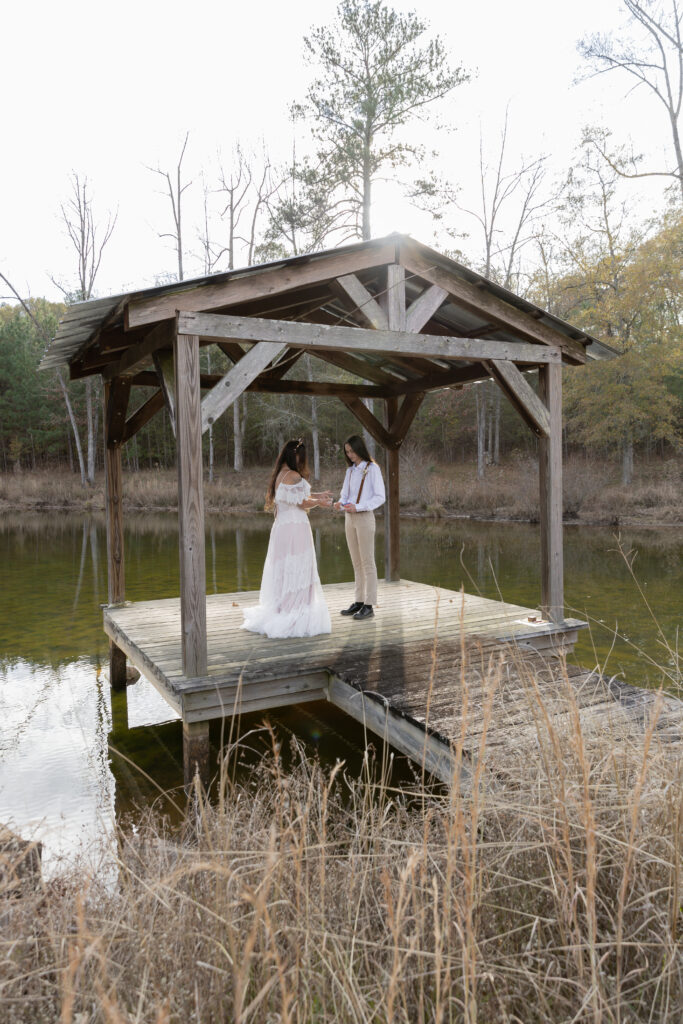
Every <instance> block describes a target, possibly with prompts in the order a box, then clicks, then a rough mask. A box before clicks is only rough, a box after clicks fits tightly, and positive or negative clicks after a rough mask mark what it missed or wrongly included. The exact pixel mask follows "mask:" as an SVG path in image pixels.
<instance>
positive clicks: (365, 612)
mask: <svg viewBox="0 0 683 1024" xmlns="http://www.w3.org/2000/svg"><path fill="white" fill-rule="evenodd" d="M374 614H375V613H374V612H373V610H372V605H371V604H364V605H362V606H361V608H359V610H358V611H357V612H356V614H355V615H354V619H371V618H372V616H373V615H374Z"/></svg>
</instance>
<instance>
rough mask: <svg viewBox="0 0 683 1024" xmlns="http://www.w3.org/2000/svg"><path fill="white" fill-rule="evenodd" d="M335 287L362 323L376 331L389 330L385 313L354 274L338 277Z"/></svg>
mask: <svg viewBox="0 0 683 1024" xmlns="http://www.w3.org/2000/svg"><path fill="white" fill-rule="evenodd" d="M336 285H337V288H338V290H339V292H340V293H341V294H342V295H343V296H345V297H346V298H348V299H350V300H351V302H352V303H353V310H352V313H358V314H359V316H360V318H361V319H362V320H363V322H364V323H366V324H367V325H368V326H369V327H373V328H374V329H375V330H376V331H386V330H388V329H389V321H388V320H387V315H386V313H385V312H384V310H383V309H382V307H381V306H380V304H379V302H378V301H377V299H376V298H375V297H374V295H372V294H371V293H370V292H369V291H368V289H367V288H366V287H365V285H364V284H363V283H362V281H360V280H359V279H358V278H357V277H356V275H355V274H347V275H346V276H345V277H338V278H337V280H336Z"/></svg>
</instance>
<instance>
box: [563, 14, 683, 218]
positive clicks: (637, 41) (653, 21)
mask: <svg viewBox="0 0 683 1024" xmlns="http://www.w3.org/2000/svg"><path fill="white" fill-rule="evenodd" d="M622 2H623V5H624V7H625V8H626V11H627V12H628V15H629V22H630V25H629V28H628V29H626V30H624V31H623V32H620V33H617V34H616V35H614V36H610V35H597V34H596V35H589V36H586V37H584V38H583V39H582V40H581V41H580V42H579V44H578V49H579V53H580V54H581V56H582V57H583V58H584V59H585V60H586V61H587V62H588V64H589V65H590V67H591V68H592V75H591V77H595V76H596V75H602V74H606V73H607V72H610V71H619V72H623V73H624V74H626V75H628V76H630V77H631V78H632V79H633V80H634V82H635V84H634V89H635V88H639V87H640V86H645V88H646V89H648V90H649V91H650V93H651V94H652V95H653V96H655V97H656V98H657V100H658V101H659V102H660V103H661V104H662V105H663V107H664V109H665V110H666V116H667V119H668V122H669V130H670V132H671V142H672V144H673V150H674V157H675V161H676V163H675V169H673V170H646V171H640V172H632V173H631V172H627V171H626V170H625V169H624V167H623V166H621V167H619V166H617V165H614V164H611V166H612V169H613V170H614V171H616V172H617V173H618V174H620V175H621V176H622V177H624V178H643V177H665V178H672V179H673V180H674V181H676V182H677V184H678V187H679V189H680V193H681V198H682V199H683V147H682V146H681V136H680V131H679V118H680V113H681V104H682V102H683V39H682V37H681V23H682V21H683V6H681V2H680V0H668V2H654V0H622ZM631 29H633V30H635V37H634V35H633V34H632V32H631ZM594 144H595V145H596V147H597V148H598V149H599V150H600V152H601V155H602V157H603V158H604V159H605V160H606V161H607V162H608V163H609V160H610V158H609V154H608V153H607V152H606V151H605V150H604V149H603V148H601V143H600V140H599V139H597V140H594Z"/></svg>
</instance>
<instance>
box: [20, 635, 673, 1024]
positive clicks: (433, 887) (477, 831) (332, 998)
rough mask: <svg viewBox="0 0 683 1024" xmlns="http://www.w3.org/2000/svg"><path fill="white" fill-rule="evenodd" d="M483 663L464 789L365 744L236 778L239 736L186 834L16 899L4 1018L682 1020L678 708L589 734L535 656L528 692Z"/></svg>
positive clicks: (263, 766)
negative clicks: (356, 768) (395, 782)
mask: <svg viewBox="0 0 683 1024" xmlns="http://www.w3.org/2000/svg"><path fill="white" fill-rule="evenodd" d="M482 672H483V675H482V679H483V683H482V687H481V689H480V691H479V692H480V693H481V694H483V697H480V696H478V695H477V694H476V693H474V692H473V693H469V692H468V686H469V685H470V684H469V683H468V675H467V674H466V673H464V672H463V674H462V677H461V685H462V686H463V687H464V692H463V695H462V709H463V714H462V725H461V728H460V732H459V735H458V736H457V737H455V739H454V741H453V758H454V764H455V769H454V784H453V785H452V786H451V787H441V786H439V787H433V788H430V787H425V786H423V785H422V780H421V779H420V778H417V781H416V786H415V789H414V791H411V792H409V793H408V792H405V791H404V792H399V791H395V790H393V789H392V788H391V786H390V785H389V781H388V776H387V775H386V774H384V773H382V771H381V770H378V772H377V773H375V774H373V764H372V757H371V755H370V753H369V752H368V753H366V759H365V770H364V772H363V775H362V777H361V778H350V777H348V776H347V775H345V773H344V769H343V766H342V765H337V767H336V768H335V769H334V770H332V771H329V772H326V771H323V770H322V769H321V767H320V766H319V764H318V763H317V762H315V761H313V760H311V759H310V758H309V757H307V756H306V754H305V752H304V751H303V750H302V749H300V748H299V747H297V746H295V747H294V750H293V754H294V764H293V767H290V768H288V769H287V770H285V768H284V767H283V763H282V759H281V753H282V752H281V750H280V747H279V745H278V741H277V739H276V737H275V736H272V740H271V743H270V747H271V751H270V753H269V754H268V755H267V756H265V757H264V758H263V759H262V760H261V761H260V762H259V763H258V764H257V766H256V767H255V768H254V769H253V771H252V773H251V775H250V776H248V777H247V781H241V782H237V781H235V778H234V776H233V775H232V773H231V771H230V767H229V766H230V765H232V764H234V761H235V758H238V757H239V749H240V747H239V743H240V742H241V741H235V742H232V743H231V744H230V745H229V746H228V747H227V748H226V749H225V750H224V752H223V762H222V764H223V772H222V777H221V779H220V785H219V787H218V790H217V792H218V796H217V797H215V798H214V799H213V800H209V799H207V798H206V797H205V795H204V793H203V792H202V791H201V789H200V788H199V787H196V789H195V792H194V794H193V798H192V800H191V801H190V810H189V811H188V815H187V820H186V822H185V825H184V829H183V831H182V834H179V833H178V831H177V830H173V829H171V828H170V827H169V826H168V824H167V823H165V822H164V820H161V819H159V818H157V817H155V816H154V814H153V813H152V812H150V813H148V814H147V815H146V817H144V819H143V820H142V821H139V822H138V823H137V825H136V827H135V828H134V829H123V828H119V829H118V830H117V834H116V835H117V848H116V850H115V851H112V856H113V857H114V859H115V865H116V876H117V881H116V883H115V884H113V885H112V883H111V878H110V877H100V876H97V875H95V876H90V877H84V876H83V874H82V873H80V874H79V873H78V872H76V871H74V872H73V873H72V874H71V875H70V876H65V877H60V878H59V879H56V880H54V881H52V882H47V883H45V884H44V885H43V886H42V888H41V889H40V890H39V891H38V892H31V891H30V890H29V889H27V890H26V891H25V892H24V894H23V896H22V897H21V898H16V895H15V896H14V897H10V895H9V894H6V896H5V897H4V898H3V900H2V902H3V907H2V912H3V914H4V928H3V932H2V937H1V939H0V1010H1V1013H2V1019H3V1020H4V1021H6V1022H8V1024H11V1022H19V1021H23V1022H34V1021H36V1022H37V1021H58V1020H59V1021H60V1022H62V1024H85V1022H92V1024H96V1022H98V1024H99V1022H117V1024H118V1022H124V1021H125V1022H126V1024H129V1022H133V1021H135V1022H143V1021H144V1022H159V1021H168V1022H176V1021H177V1022H187V1021H197V1022H202V1024H209V1022H219V1021H227V1020H234V1021H236V1022H239V1024H247V1022H270V1021H273V1022H275V1021H278V1022H291V1024H294V1022H302V1024H303V1022H320V1024H324V1022H332V1021H334V1022H339V1021H345V1022H346V1021H349V1022H358V1024H360V1022H370V1021H373V1022H384V1021H391V1022H406V1024H408V1022H410V1024H413V1022H428V1021H429V1022H432V1021H436V1022H442V1024H446V1022H465V1024H475V1022H481V1024H484V1022H492V1021H496V1022H499V1021H500V1022H519V1024H521V1022H523V1024H532V1022H541V1021H543V1022H547V1021H553V1022H567V1024H569V1022H578V1021H591V1022H595V1024H597V1022H618V1024H626V1022H629V1024H633V1022H639V1021H643V1022H645V1021H648V1022H664V1021H673V1020H676V1019H680V1014H681V1012H682V1011H683V958H681V950H680V935H679V933H680V893H681V848H682V844H681V839H682V834H681V829H682V819H683V815H682V813H681V812H682V808H683V785H682V782H683V776H682V758H681V752H682V747H681V742H680V734H679V735H678V737H677V738H674V739H671V734H670V732H666V730H664V729H662V728H660V726H661V721H660V719H661V718H662V715H663V711H662V708H663V706H664V703H665V702H664V698H662V697H660V698H659V700H658V702H657V703H656V706H655V709H654V712H653V713H652V714H651V716H650V718H649V719H648V721H647V722H646V723H645V724H644V725H643V724H642V723H641V724H638V723H637V722H635V724H634V720H633V719H629V718H628V717H627V713H626V711H625V710H624V709H620V707H619V705H618V704H616V703H615V705H614V712H613V713H610V715H609V716H608V717H606V716H605V715H603V716H602V717H601V718H600V719H595V718H594V717H593V718H591V717H590V716H588V717H584V716H582V712H581V708H580V707H579V704H578V703H577V699H576V693H575V690H574V688H573V685H572V682H571V678H570V674H569V673H565V675H564V682H561V683H560V688H559V691H558V692H556V693H555V694H554V696H553V698H552V700H549V699H548V698H547V697H546V696H544V692H547V691H544V690H543V688H542V687H541V686H540V685H539V682H538V678H537V677H536V676H535V675H534V674H533V672H532V671H530V670H529V669H528V668H527V667H526V666H525V662H524V661H523V660H520V663H519V664H518V665H517V666H516V669H515V672H516V674H515V680H516V682H515V686H516V691H515V692H516V696H515V698H514V699H512V698H511V693H510V691H509V688H508V690H506V686H508V683H507V682H506V678H505V666H504V663H503V661H502V660H501V658H500V656H499V655H495V656H494V657H492V658H491V659H490V660H489V661H488V662H487V663H486V664H483V663H482ZM560 706H561V707H562V709H563V714H561V715H559V716H558V713H557V712H558V707H560ZM520 713H521V714H522V715H523V721H524V722H526V723H527V725H526V726H525V728H523V729H522V728H521V727H520V721H521V720H520ZM500 715H505V716H507V717H506V718H505V720H504V727H505V730H506V735H509V742H506V743H505V744H504V745H503V746H502V747H501V746H498V747H495V748H494V747H491V746H490V742H492V741H490V739H489V728H488V727H489V726H490V725H492V724H493V723H494V722H495V724H496V730H495V732H496V734H497V735H498V736H499V737H500V724H501V723H500V720H499V718H498V716H500ZM679 725H680V721H679ZM667 737H668V742H667V739H666V738H667ZM379 769H381V766H379Z"/></svg>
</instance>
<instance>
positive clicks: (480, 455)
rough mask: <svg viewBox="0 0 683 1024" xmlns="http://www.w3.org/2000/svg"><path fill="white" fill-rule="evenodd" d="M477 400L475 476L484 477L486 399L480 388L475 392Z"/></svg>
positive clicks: (481, 478)
mask: <svg viewBox="0 0 683 1024" xmlns="http://www.w3.org/2000/svg"><path fill="white" fill-rule="evenodd" d="M475 397H476V402H477V478H478V479H479V480H483V479H484V470H485V467H486V399H485V396H484V395H483V394H482V388H480V387H478V388H477V389H476V392H475Z"/></svg>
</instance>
